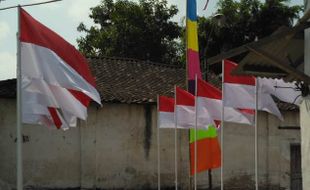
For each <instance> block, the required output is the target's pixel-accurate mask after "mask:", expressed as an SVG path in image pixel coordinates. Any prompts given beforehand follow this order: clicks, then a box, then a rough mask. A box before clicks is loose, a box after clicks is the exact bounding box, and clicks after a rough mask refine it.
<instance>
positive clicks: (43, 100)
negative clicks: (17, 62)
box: [20, 9, 101, 129]
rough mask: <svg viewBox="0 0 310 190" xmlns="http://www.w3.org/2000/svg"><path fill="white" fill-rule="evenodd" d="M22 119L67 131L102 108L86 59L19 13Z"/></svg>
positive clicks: (48, 31)
mask: <svg viewBox="0 0 310 190" xmlns="http://www.w3.org/2000/svg"><path fill="white" fill-rule="evenodd" d="M20 49H21V55H20V56H21V75H22V81H21V82H22V107H23V109H22V111H23V114H22V116H23V117H22V119H23V122H25V123H30V124H42V125H47V126H56V127H57V128H64V129H66V128H68V127H74V126H76V120H77V118H80V119H84V120H85V119H86V118H87V106H88V105H89V103H90V101H91V99H93V100H94V101H96V102H97V103H99V104H101V102H100V96H99V93H98V92H97V90H96V88H95V80H94V78H93V76H92V75H91V73H90V70H89V68H88V64H87V61H86V58H85V57H83V56H82V55H81V54H80V53H79V52H78V51H77V50H76V49H75V48H74V46H72V45H71V44H69V43H68V42H66V41H65V40H64V39H63V38H62V37H60V36H59V35H58V34H56V33H55V32H53V31H52V30H50V29H49V28H47V27H46V26H44V25H43V24H41V23H40V22H38V21H37V20H35V19H34V18H33V17H31V16H30V15H29V14H28V13H27V12H26V11H25V10H23V9H20Z"/></svg>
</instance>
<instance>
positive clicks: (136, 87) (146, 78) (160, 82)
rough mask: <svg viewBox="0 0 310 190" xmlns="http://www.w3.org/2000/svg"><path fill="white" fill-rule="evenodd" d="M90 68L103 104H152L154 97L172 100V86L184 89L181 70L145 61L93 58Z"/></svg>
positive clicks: (182, 70)
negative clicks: (164, 97)
mask: <svg viewBox="0 0 310 190" xmlns="http://www.w3.org/2000/svg"><path fill="white" fill-rule="evenodd" d="M90 67H91V71H92V73H93V75H94V76H95V77H96V81H97V89H98V90H99V93H100V94H101V98H102V100H104V101H107V102H123V103H147V102H156V97H157V94H160V95H169V96H173V91H174V85H178V86H181V87H183V88H185V80H186V78H185V69H184V68H182V67H180V66H173V65H164V64H159V63H153V62H149V61H140V60H133V59H120V58H100V59H99V58H93V59H91V60H90Z"/></svg>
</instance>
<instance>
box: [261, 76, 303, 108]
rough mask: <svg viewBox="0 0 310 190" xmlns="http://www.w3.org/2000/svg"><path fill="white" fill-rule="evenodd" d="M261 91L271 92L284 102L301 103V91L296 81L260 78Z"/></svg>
mask: <svg viewBox="0 0 310 190" xmlns="http://www.w3.org/2000/svg"><path fill="white" fill-rule="evenodd" d="M258 80H259V83H258V84H259V92H261V93H269V94H272V95H274V96H275V97H277V98H279V99H280V100H281V101H283V102H288V103H292V104H295V105H300V103H301V101H302V97H301V91H300V90H297V89H296V85H295V83H294V82H284V81H283V80H282V79H267V78H258Z"/></svg>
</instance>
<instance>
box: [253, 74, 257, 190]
mask: <svg viewBox="0 0 310 190" xmlns="http://www.w3.org/2000/svg"><path fill="white" fill-rule="evenodd" d="M255 81H256V83H255V84H256V85H255V132H254V133H255V143H254V144H255V145H254V146H255V148H254V149H255V153H254V154H255V155H254V156H255V190H258V146H257V145H258V144H257V143H258V142H257V140H258V139H257V135H258V134H257V122H258V118H257V116H258V79H257V78H256V80H255Z"/></svg>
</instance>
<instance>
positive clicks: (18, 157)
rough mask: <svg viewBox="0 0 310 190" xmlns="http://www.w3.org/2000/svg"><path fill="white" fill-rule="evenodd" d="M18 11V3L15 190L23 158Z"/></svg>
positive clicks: (19, 189) (19, 182) (19, 186)
mask: <svg viewBox="0 0 310 190" xmlns="http://www.w3.org/2000/svg"><path fill="white" fill-rule="evenodd" d="M20 11H21V7H20V5H18V9H17V12H18V13H17V20H18V21H17V24H18V32H17V35H16V36H17V70H16V78H17V104H16V105H17V108H16V110H17V113H16V115H17V124H16V169H17V171H16V178H17V179H16V180H17V184H16V187H17V190H23V158H22V151H23V150H22V127H21V116H22V102H21V98H22V91H21V82H22V81H21V80H22V78H21V49H20V48H21V47H20V45H21V44H20V31H21V30H20Z"/></svg>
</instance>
